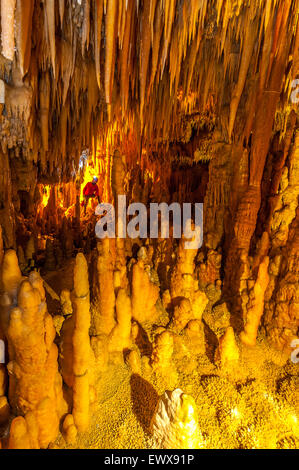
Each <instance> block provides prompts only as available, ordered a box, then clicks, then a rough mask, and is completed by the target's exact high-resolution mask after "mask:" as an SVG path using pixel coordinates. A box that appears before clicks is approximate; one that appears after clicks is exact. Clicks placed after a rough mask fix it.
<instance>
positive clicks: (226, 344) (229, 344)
mask: <svg viewBox="0 0 299 470" xmlns="http://www.w3.org/2000/svg"><path fill="white" fill-rule="evenodd" d="M239 356H240V353H239V348H238V345H237V343H236V338H235V333H234V330H233V328H232V327H231V326H229V327H228V328H227V329H226V332H225V334H224V335H223V336H222V337H221V338H220V340H219V346H218V348H217V350H216V353H215V360H216V361H219V362H220V364H221V367H223V368H226V367H229V366H231V365H232V364H237V363H238V360H239Z"/></svg>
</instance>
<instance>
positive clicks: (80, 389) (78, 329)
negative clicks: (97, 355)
mask: <svg viewBox="0 0 299 470" xmlns="http://www.w3.org/2000/svg"><path fill="white" fill-rule="evenodd" d="M73 304H74V332H73V339H72V340H73V374H74V382H73V411H72V415H73V417H74V424H75V426H76V428H77V429H78V431H79V432H84V431H86V430H87V428H88V423H89V403H90V389H91V387H92V386H93V379H92V368H91V364H92V349H91V347H90V338H89V327H90V301H89V282H88V267H87V262H86V259H85V258H84V255H83V254H82V253H79V254H78V255H77V258H76V265H75V269H74V298H73Z"/></svg>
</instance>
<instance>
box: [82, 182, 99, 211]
mask: <svg viewBox="0 0 299 470" xmlns="http://www.w3.org/2000/svg"><path fill="white" fill-rule="evenodd" d="M97 182H98V178H97V177H96V176H94V178H93V180H92V181H90V182H89V183H87V185H86V186H85V187H84V189H83V196H84V215H86V208H87V206H88V202H89V199H90V198H94V197H97V198H98V202H99V203H100V191H99V187H98V185H97Z"/></svg>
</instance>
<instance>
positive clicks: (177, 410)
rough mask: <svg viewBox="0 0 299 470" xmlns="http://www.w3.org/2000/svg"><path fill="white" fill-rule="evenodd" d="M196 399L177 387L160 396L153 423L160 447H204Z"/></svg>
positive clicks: (156, 444) (156, 445) (157, 446)
mask: <svg viewBox="0 0 299 470" xmlns="http://www.w3.org/2000/svg"><path fill="white" fill-rule="evenodd" d="M197 413H198V412H197V407H196V404H195V401H194V399H193V398H192V397H191V396H189V395H187V394H185V393H183V392H182V390H180V389H176V390H174V391H173V392H165V394H164V395H163V396H162V397H161V398H160V400H159V403H158V405H157V408H156V411H155V414H154V417H153V419H152V423H151V429H152V433H153V439H154V445H155V447H156V448H158V449H199V448H201V447H203V445H202V442H203V440H202V436H201V432H200V429H199V427H198V418H197Z"/></svg>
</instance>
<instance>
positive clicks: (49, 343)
mask: <svg viewBox="0 0 299 470" xmlns="http://www.w3.org/2000/svg"><path fill="white" fill-rule="evenodd" d="M8 253H9V256H7V258H8V259H7V260H6V261H5V260H4V264H3V281H4V282H3V283H4V286H6V283H7V282H8V279H9V277H10V278H12V279H14V285H15V287H14V290H13V291H10V293H11V294H10V295H12V296H13V298H14V300H15V301H16V302H17V306H16V307H13V306H12V307H11V309H10V311H9V320H8V324H7V327H6V330H5V334H6V336H7V339H8V345H9V351H10V362H9V364H8V366H7V368H8V372H9V375H10V381H9V399H10V403H11V406H12V408H13V410H14V412H15V413H16V414H26V415H27V414H28V413H29V412H32V416H33V418H32V419H33V421H34V423H35V424H34V426H35V427H36V429H37V446H38V447H41V448H46V447H47V446H48V445H49V443H50V442H51V441H52V440H54V439H55V437H56V436H57V433H58V426H59V418H60V417H61V415H62V413H63V410H64V402H63V397H62V388H61V386H62V384H61V376H60V374H59V372H58V364H57V347H56V345H55V344H54V343H53V341H54V338H55V330H54V327H53V321H52V317H51V316H50V315H49V313H48V312H47V306H46V302H45V291H44V288H43V282H42V280H41V278H40V277H39V275H38V274H37V273H31V274H30V276H29V278H28V280H27V279H25V280H23V281H21V279H20V277H19V276H20V275H19V273H18V272H17V274H15V271H16V267H17V266H16V264H15V262H14V266H13V268H14V269H13V271H14V272H12V264H11V263H8V261H11V260H13V259H14V258H13V256H12V252H8ZM10 288H11V285H10ZM16 289H17V291H16ZM33 358H34V362H33ZM32 364H34V366H33V365H32ZM18 423H20V425H18V428H16V433H17V435H18V433H19V429H22V435H23V434H25V426H24V425H23V424H22V423H21V421H18ZM28 426H29V424H28ZM13 429H14V428H13ZM13 432H14V431H13ZM20 432H21V431H20ZM28 432H29V431H28ZM10 445H13V444H10ZM16 445H19V444H16Z"/></svg>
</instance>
